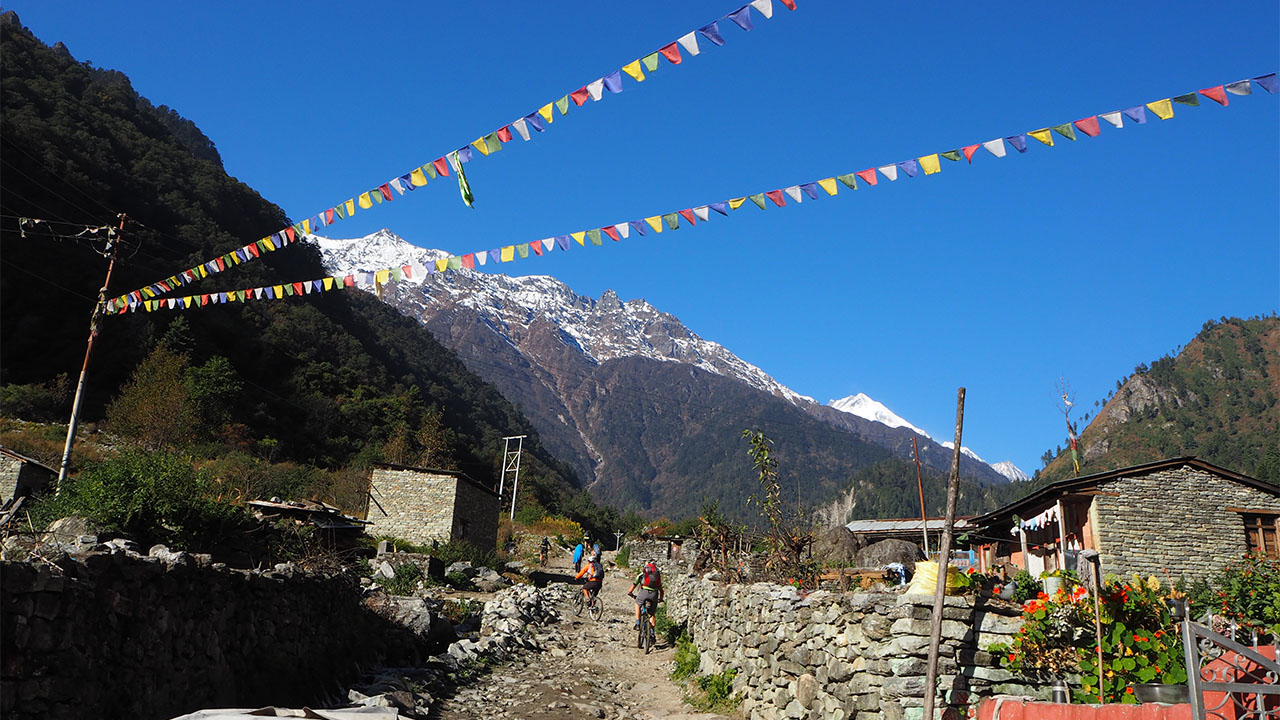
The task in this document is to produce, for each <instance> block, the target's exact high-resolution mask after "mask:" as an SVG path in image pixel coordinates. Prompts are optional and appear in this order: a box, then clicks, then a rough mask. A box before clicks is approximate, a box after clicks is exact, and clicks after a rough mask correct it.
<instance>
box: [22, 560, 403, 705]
mask: <svg viewBox="0 0 1280 720" xmlns="http://www.w3.org/2000/svg"><path fill="white" fill-rule="evenodd" d="M160 554H162V555H163V556H164V559H163V560H162V559H161V558H160V557H142V556H139V555H137V554H134V553H127V552H114V553H105V552H101V553H93V554H88V555H82V556H81V555H77V556H71V555H63V556H61V557H58V558H57V559H55V560H53V561H52V562H40V563H38V564H29V563H24V562H4V563H3V565H0V656H2V657H3V673H2V676H0V716H3V717H4V718H6V719H7V720H24V719H35V718H40V719H41V720H62V719H64V718H65V719H68V720H71V719H78V718H89V717H92V718H136V719H137V720H150V719H152V718H170V717H174V716H177V715H180V714H183V713H187V712H191V711H194V710H196V709H199V708H202V707H234V706H240V707H244V706H253V707H260V706H264V705H273V704H274V705H295V706H297V705H302V704H308V703H314V702H315V700H316V699H317V697H319V696H321V695H322V694H323V693H325V692H332V691H334V690H336V689H337V688H338V683H339V682H340V681H343V680H350V679H353V678H355V677H357V676H358V674H359V673H358V669H357V664H360V665H363V666H365V667H367V666H369V665H371V664H373V663H374V662H376V661H378V660H388V661H393V662H401V663H403V662H411V661H413V660H414V659H416V658H415V655H416V654H417V653H419V652H425V651H426V650H427V648H420V647H418V646H415V645H414V644H413V642H412V641H411V640H409V639H406V638H404V637H403V631H402V630H400V629H399V628H396V627H394V626H391V625H389V624H387V623H386V622H385V621H383V620H382V619H381V618H380V617H379V616H377V615H376V614H374V613H373V612H372V611H370V610H369V609H367V608H366V606H365V605H364V603H363V601H362V599H361V596H360V592H359V589H358V586H357V584H356V583H355V582H354V580H352V579H349V578H346V577H342V576H336V577H322V576H315V575H308V574H303V573H301V572H295V570H294V567H293V566H291V565H281V566H277V568H276V569H275V570H272V571H267V572H258V571H242V570H232V569H228V568H226V567H224V566H221V565H219V564H215V565H207V564H204V563H200V562H197V561H196V559H194V558H192V557H191V556H188V555H186V554H184V553H168V552H162V553H160Z"/></svg>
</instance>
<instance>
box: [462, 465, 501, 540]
mask: <svg viewBox="0 0 1280 720" xmlns="http://www.w3.org/2000/svg"><path fill="white" fill-rule="evenodd" d="M457 488H458V491H457V496H456V499H455V503H454V508H453V525H454V527H453V530H454V537H455V538H461V539H463V540H466V541H467V542H469V543H471V544H472V545H475V546H476V547H478V548H481V549H483V550H493V549H494V548H496V547H497V546H498V515H499V514H501V512H502V509H501V508H500V507H499V505H498V504H499V502H500V500H499V498H498V494H497V493H495V492H492V491H490V490H488V489H486V488H484V487H481V486H480V485H477V484H475V483H473V482H470V481H468V480H466V479H464V478H459V479H458V480H457Z"/></svg>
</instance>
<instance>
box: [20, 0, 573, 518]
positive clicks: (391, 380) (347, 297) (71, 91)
mask: <svg viewBox="0 0 1280 720" xmlns="http://www.w3.org/2000/svg"><path fill="white" fill-rule="evenodd" d="M0 76H2V79H0V93H2V95H0V104H2V105H3V107H4V113H3V117H2V119H0V171H2V173H0V178H2V179H3V181H2V182H0V242H2V243H3V245H2V246H0V247H2V251H3V263H0V299H2V302H0V333H2V336H0V386H2V387H3V394H2V395H0V400H2V401H3V414H4V416H6V417H9V418H22V419H25V420H38V421H45V422H63V423H65V422H66V418H67V417H68V415H69V410H70V402H71V391H72V390H73V389H74V383H75V379H76V377H77V375H78V373H79V370H80V366H81V362H82V360H83V358H84V352H85V341H86V338H87V336H88V326H89V318H90V315H91V312H92V310H93V307H94V305H95V300H96V295H97V292H98V289H99V287H100V286H101V284H102V282H103V277H104V275H105V272H106V268H107V259H106V257H105V253H106V250H107V247H106V239H105V237H104V234H102V233H99V234H98V235H97V236H82V237H76V235H77V234H78V233H79V232H80V231H81V230H83V229H84V227H86V226H107V225H115V224H116V223H117V222H118V219H117V216H118V214H120V213H124V214H126V216H127V219H126V220H125V223H124V228H123V231H122V233H121V237H120V239H119V241H118V242H119V246H118V260H117V261H116V263H115V269H114V274H113V276H112V278H111V285H110V288H111V290H112V291H114V292H123V291H125V290H128V289H131V288H134V287H139V286H142V285H145V284H147V283H150V282H154V281H156V280H158V279H161V278H164V277H168V276H169V275H171V274H172V273H174V272H175V271H177V270H181V269H184V268H187V267H190V266H192V265H195V264H197V263H199V262H202V261H204V260H206V259H208V258H210V257H214V256H217V255H220V254H223V253H225V252H228V251H229V250H232V249H235V248H238V247H241V246H243V245H245V244H246V243H249V242H252V241H254V240H256V239H258V238H260V237H263V236H265V235H268V234H270V233H273V232H275V231H277V230H279V229H281V228H283V227H284V226H285V225H287V224H289V222H290V221H289V219H288V218H287V217H286V216H285V214H284V212H283V211H282V210H281V209H280V208H278V207H276V206H275V205H273V204H271V203H270V202H268V201H267V200H265V199H263V198H262V197H261V196H259V195H258V193H257V192H255V191H254V190H253V189H252V188H249V187H248V186H246V185H244V184H243V183H241V182H238V181H237V180H235V179H234V178H231V177H229V176H228V175H227V174H226V172H225V171H224V170H223V167H222V165H221V161H220V157H219V155H218V152H217V149H216V148H215V146H214V144H213V143H212V142H211V141H210V140H209V139H208V138H207V137H205V135H204V134H203V133H201V132H200V130H199V129H198V128H196V126H195V125H194V124H192V123H191V122H190V121H188V120H185V119H183V118H182V117H181V116H180V115H179V114H178V113H177V112H176V111H175V110H173V109H170V108H167V107H165V106H163V105H162V106H159V107H157V106H155V105H153V104H152V103H151V102H149V101H148V100H147V99H145V98H142V97H139V96H138V95H137V93H136V92H134V90H133V88H132V86H131V85H130V83H129V80H128V78H126V77H125V76H124V75H122V74H120V73H118V72H113V71H107V70H100V69H97V68H94V67H92V66H91V65H89V64H88V63H79V62H76V60H75V59H74V58H72V57H71V55H70V53H68V52H67V51H66V49H65V48H63V47H61V46H58V47H55V48H50V47H49V46H47V45H45V44H43V43H42V42H40V41H39V40H38V39H36V38H35V37H33V36H32V35H31V34H30V32H28V31H27V30H26V29H25V28H23V27H21V25H20V23H19V21H18V19H17V17H16V15H15V14H14V13H11V12H10V13H6V14H5V15H4V16H3V21H2V22H0ZM20 218H32V219H35V218H38V219H41V220H44V221H46V222H42V223H38V224H34V223H30V222H28V223H25V224H23V225H21V226H20ZM326 274H327V273H326V272H325V271H324V270H323V268H322V266H321V262H320V259H319V256H318V253H317V252H316V251H315V250H314V249H313V248H311V247H309V246H306V245H304V244H295V245H291V246H290V247H288V248H286V249H285V250H283V251H280V252H276V253H270V254H267V255H265V256H264V257H263V259H261V260H259V261H256V262H252V263H247V264H245V265H243V266H239V267H237V268H235V271H234V272H227V273H221V274H217V275H212V276H210V277H209V278H207V279H204V280H200V281H199V282H198V283H197V284H195V285H192V286H190V288H191V290H192V291H194V292H210V291H218V290H229V289H232V288H239V287H249V286H257V285H264V284H271V283H280V282H283V281H292V280H296V279H298V278H313V277H322V276H324V275H326ZM83 418H84V421H85V422H86V423H87V427H88V428H90V429H93V428H94V427H95V426H99V427H105V428H107V429H109V430H112V431H113V432H117V433H122V434H124V435H126V436H128V437H132V438H133V439H134V440H135V441H136V442H138V443H139V444H141V445H143V446H148V447H157V448H163V449H166V450H175V449H176V450H180V451H182V452H187V453H190V454H192V456H193V457H196V458H205V459H208V460H209V461H211V462H212V461H215V460H216V461H219V462H222V463H231V464H238V465H237V467H240V468H241V470H242V471H244V472H249V471H251V470H253V468H258V471H256V472H259V474H260V475H262V476H263V477H267V478H271V477H276V480H275V481H274V482H275V484H276V486H275V487H261V488H259V489H261V490H262V491H263V492H265V493H271V492H276V491H279V490H281V489H282V488H281V487H279V486H280V485H282V484H283V486H284V487H283V490H286V491H291V492H293V493H296V494H316V495H320V496H321V497H322V498H323V499H329V500H330V501H333V499H335V498H336V499H339V500H342V499H343V498H342V497H338V495H339V494H337V493H335V491H333V489H332V488H329V489H328V490H326V489H325V488H324V487H322V486H323V483H310V485H312V486H309V483H308V481H307V480H306V474H307V473H306V472H305V470H304V469H303V468H306V467H315V468H319V469H321V470H323V471H330V472H340V471H342V470H344V469H349V468H359V467H363V466H366V465H367V464H368V463H370V462H373V461H379V460H385V461H394V462H402V463H406V464H415V461H417V462H422V461H427V462H431V463H433V464H436V465H441V466H446V467H451V468H455V469H460V470H462V471H464V472H466V473H468V474H469V475H471V476H472V477H475V478H476V479H478V480H480V481H482V482H485V483H489V482H494V483H495V484H496V480H497V474H498V471H499V467H500V456H501V452H502V443H501V437H502V436H504V435H514V434H527V435H529V436H531V442H529V441H527V442H526V444H525V449H526V451H525V455H524V463H523V468H522V473H521V480H522V482H521V485H520V488H521V495H522V496H524V495H525V493H526V492H527V493H528V497H527V498H526V500H527V501H528V502H532V503H536V504H539V505H542V506H543V507H545V508H547V509H549V510H553V511H560V510H567V509H569V508H577V509H578V510H581V511H588V510H590V509H591V508H592V506H591V504H590V502H589V501H588V500H587V499H586V497H585V493H584V492H583V491H581V490H580V488H578V487H577V482H576V480H575V478H574V477H573V475H572V473H571V471H570V470H568V469H567V468H566V467H565V466H564V465H563V464H561V463H560V462H558V461H557V460H556V459H555V458H553V457H551V455H550V454H549V453H547V452H546V451H545V450H544V449H543V448H542V447H541V445H540V444H539V443H538V441H537V433H536V432H535V431H534V430H533V428H532V427H531V426H530V425H529V423H528V421H527V420H526V419H525V418H524V417H523V416H522V415H521V414H520V412H519V411H518V410H517V409H516V408H515V407H513V406H512V405H511V404H510V403H509V402H507V401H506V400H505V399H504V398H503V397H502V396H501V395H500V394H499V393H498V392H497V391H496V390H495V389H494V388H493V387H491V386H490V385H488V384H486V383H484V382H482V381H481V380H479V379H478V378H477V377H475V376H474V375H473V374H472V373H470V372H469V371H467V370H466V368H465V367H464V366H463V365H462V363H461V362H460V361H459V360H458V359H457V357H456V356H455V355H454V354H453V353H452V352H450V351H449V350H447V349H445V348H444V347H442V346H441V345H440V344H439V343H438V342H436V341H435V340H434V338H433V337H432V336H431V335H430V334H429V333H426V332H423V331H422V330H421V329H420V328H419V327H418V325H417V324H416V323H415V322H414V321H413V320H410V319H408V318H405V317H402V316H401V315H400V314H399V313H397V312H396V311H395V310H393V309H391V308H389V307H388V306H386V305H384V304H383V303H381V302H380V301H378V300H377V299H376V298H374V297H372V296H370V295H368V294H365V293H361V292H341V293H326V294H318V295H308V296H305V298H298V299H288V300H284V301H280V302H271V303H241V304H229V305H217V306H210V307H207V308H202V309H197V310H191V311H187V312H157V313H134V314H127V315H121V316H110V317H107V318H105V319H104V321H103V323H102V330H101V334H100V336H99V337H98V341H97V344H96V347H95V350H94V357H93V362H92V366H91V368H90V373H89V381H88V385H87V392H86V398H85V410H84V413H83ZM6 444H11V443H6ZM47 444H49V445H53V443H52V442H50V443H47ZM36 449H37V450H39V448H36ZM57 450H58V451H60V450H61V447H60V443H58V444H57ZM48 454H49V452H48V448H44V456H42V457H41V459H42V460H45V461H46V462H49V461H50V460H52V464H54V466H56V465H57V458H56V457H55V458H49V457H48V456H47V455H48ZM58 454H60V452H59V453H58ZM264 463H272V464H280V463H285V464H290V463H291V464H293V468H294V469H292V470H289V471H288V472H285V473H283V474H284V475H287V476H289V477H291V478H293V479H292V480H289V481H288V482H286V481H285V480H282V479H280V478H279V477H277V476H280V475H281V473H280V472H275V473H272V472H267V471H265V470H262V469H261V466H262V465H263V464H264ZM267 485H271V483H267ZM326 494H327V495H328V497H325V496H326ZM348 500H349V498H348Z"/></svg>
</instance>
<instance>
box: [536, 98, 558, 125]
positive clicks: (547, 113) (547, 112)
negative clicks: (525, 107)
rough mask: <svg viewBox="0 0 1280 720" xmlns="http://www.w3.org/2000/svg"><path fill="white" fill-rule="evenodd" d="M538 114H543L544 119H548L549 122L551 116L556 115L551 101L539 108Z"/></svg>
mask: <svg viewBox="0 0 1280 720" xmlns="http://www.w3.org/2000/svg"><path fill="white" fill-rule="evenodd" d="M538 114H539V115H541V116H542V119H543V120H546V121H547V122H548V123H550V122H551V118H553V117H555V116H554V115H553V114H552V112H551V103H547V104H546V105H543V106H542V107H540V108H538Z"/></svg>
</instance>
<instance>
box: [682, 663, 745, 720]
mask: <svg viewBox="0 0 1280 720" xmlns="http://www.w3.org/2000/svg"><path fill="white" fill-rule="evenodd" d="M737 675H738V671H737V670H734V669H732V668H730V669H728V670H725V671H724V672H721V673H716V674H715V675H704V676H703V677H700V678H698V680H697V685H698V689H699V690H701V691H702V696H701V697H697V696H695V697H692V698H690V699H691V700H692V701H693V702H692V703H691V704H692V705H693V706H694V707H695V708H697V709H699V710H704V711H708V712H721V713H723V712H729V711H732V710H734V709H735V708H737V706H738V699H737V698H736V697H735V696H734V692H733V679H734V678H735V677H737Z"/></svg>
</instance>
